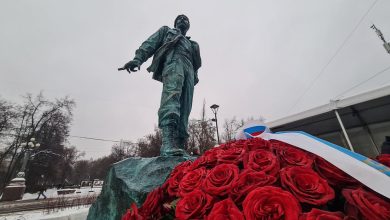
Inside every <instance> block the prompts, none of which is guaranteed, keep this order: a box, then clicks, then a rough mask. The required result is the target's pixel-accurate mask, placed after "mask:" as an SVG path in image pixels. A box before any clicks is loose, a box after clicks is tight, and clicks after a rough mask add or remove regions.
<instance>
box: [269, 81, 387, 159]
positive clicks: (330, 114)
mask: <svg viewBox="0 0 390 220" xmlns="http://www.w3.org/2000/svg"><path fill="white" fill-rule="evenodd" d="M267 124H268V126H269V127H270V128H271V130H272V131H273V132H278V131H305V132H307V133H309V134H312V135H314V136H317V137H319V138H322V139H324V140H327V141H329V142H332V143H334V144H337V145H340V146H343V147H345V148H348V149H353V150H354V151H355V152H357V153H360V154H362V155H365V156H368V157H375V156H377V155H378V154H380V151H381V145H382V143H383V142H384V141H385V137H386V136H390V86H386V87H382V88H379V89H376V90H372V91H369V92H365V93H361V94H358V95H355V96H352V97H349V98H345V99H341V100H333V101H330V103H329V104H326V105H322V106H319V107H316V108H313V109H310V110H307V111H304V112H301V113H298V114H295V115H291V116H288V117H285V118H282V119H279V120H276V121H273V122H270V123H267ZM343 127H344V128H343Z"/></svg>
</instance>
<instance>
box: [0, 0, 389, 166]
mask: <svg viewBox="0 0 390 220" xmlns="http://www.w3.org/2000/svg"><path fill="white" fill-rule="evenodd" d="M375 2H376V1H374V0H343V1H340V0H322V1H313V0H294V1H287V0H286V1H260V0H257V1H249V0H246V1H228V0H213V1H210V0H197V1H183V0H164V1H161V0H155V1H152V0H142V1H129V0H115V1H108V0H106V1H101V0H84V1H79V0H67V1H59V0H36V1H19V0H9V1H5V0H3V1H1V3H0V76H1V78H0V95H1V97H2V98H4V99H7V100H10V101H14V102H20V101H21V95H23V94H25V93H27V92H29V93H33V94H37V93H39V92H40V91H43V92H44V95H45V96H46V97H48V98H54V97H64V96H66V95H69V96H70V97H71V98H73V99H74V100H75V101H76V103H77V107H76V108H75V111H74V121H73V124H72V128H71V135H74V136H88V137H96V138H103V139H111V140H120V139H126V140H133V141H136V140H137V139H138V138H140V137H142V136H144V135H146V134H148V133H151V132H152V131H153V129H154V127H155V126H156V124H157V110H158V107H159V102H160V96H161V89H162V84H161V83H159V82H157V81H155V80H152V78H151V74H150V73H148V72H147V71H146V67H147V66H148V65H149V64H150V60H149V61H148V62H147V63H145V64H144V65H143V66H142V67H141V71H140V72H136V73H132V74H131V75H129V74H128V73H127V72H124V71H122V72H118V71H117V68H118V67H120V66H122V65H123V64H124V63H126V62H127V61H129V60H130V59H132V58H133V56H134V51H135V50H136V49H137V48H138V47H139V46H140V44H141V43H142V42H143V41H144V40H145V39H147V37H148V36H150V35H151V34H153V33H154V32H155V31H157V30H158V28H160V27H161V26H162V25H168V26H171V27H172V26H173V21H174V19H175V18H176V16H177V15H178V14H183V13H184V14H186V15H187V16H188V17H189V18H190V22H191V28H190V30H189V32H188V35H190V36H191V37H192V38H191V39H192V40H195V41H197V42H198V43H199V45H200V50H201V56H202V61H203V66H202V67H201V69H200V70H199V79H200V82H199V84H198V85H197V86H196V87H195V93H194V100H193V109H192V113H191V116H190V117H191V118H199V116H200V112H201V108H202V103H203V100H204V99H205V100H206V105H207V106H210V105H211V104H214V103H216V104H219V105H220V109H219V113H218V117H219V119H220V121H221V122H222V121H223V119H225V118H231V117H233V116H236V117H237V118H248V117H255V118H257V117H259V116H263V117H264V118H266V120H267V121H273V120H276V119H279V118H282V117H286V116H288V115H291V114H293V113H297V112H301V111H303V110H306V109H309V108H312V107H315V106H318V105H321V104H326V103H328V102H329V100H330V99H332V98H335V97H336V96H338V95H339V94H341V93H343V92H344V91H346V90H347V89H348V88H351V87H353V86H355V85H357V84H359V83H360V82H362V81H364V80H366V79H367V78H369V77H370V76H372V75H374V74H375V73H377V72H378V71H380V70H382V69H384V68H386V67H388V66H390V54H387V53H386V51H385V50H384V48H383V46H382V42H381V41H380V39H379V38H378V37H377V35H376V34H375V32H374V31H373V30H372V29H370V26H371V25H372V24H373V23H374V24H375V25H376V26H377V27H378V28H380V29H381V30H382V32H383V34H384V35H385V37H387V40H388V41H389V40H390V13H389V11H390V1H385V0H379V1H377V2H376V3H375ZM373 3H375V5H374V6H373V7H372V9H371V10H370V11H369V13H368V14H367V16H366V17H365V18H364V19H363V20H362V21H361V19H362V18H363V17H364V15H365V14H366V12H367V11H368V10H369V8H370V7H371V6H372V5H373ZM360 21H361V23H360V25H359V26H358V27H357V29H356V31H354V32H353V30H354V28H355V27H356V25H357V24H359V22H360ZM351 33H352V35H350V34H351ZM348 36H350V37H349V38H348ZM347 38H348V40H347V41H346V43H345V44H344V45H343V42H344V41H345V40H346V39H347ZM341 45H343V47H342V48H341V50H340V51H339V52H338V53H337V54H336V51H337V50H338V49H339V48H340V46H341ZM335 54H336V56H335V57H334V59H333V60H331V58H332V57H333V56H334V55H335ZM330 60H331V62H330V63H329V61H330ZM327 63H329V65H327ZM325 66H326V68H325V69H324V70H323V71H322V69H323V68H324V67H325ZM313 82H314V84H313ZM388 84H390V71H388V72H384V73H382V74H379V75H378V76H377V77H375V78H373V79H372V80H369V81H367V82H366V83H364V84H362V85H361V86H359V87H357V88H355V89H353V90H352V91H350V92H348V93H346V94H344V95H343V97H348V96H351V95H354V94H357V93H360V92H363V91H367V90H371V89H375V88H379V87H382V86H384V85H388ZM303 94H304V95H303ZM293 107H294V108H293ZM207 114H208V117H212V113H211V111H210V110H209V109H207ZM220 128H221V129H222V127H221V126H220ZM69 140H70V143H69V144H71V145H75V146H77V148H78V149H79V150H82V151H85V152H86V156H85V157H86V158H91V157H93V158H97V157H100V156H104V155H107V154H109V152H110V149H111V146H112V143H109V142H99V141H91V140H82V139H77V138H70V139H69Z"/></svg>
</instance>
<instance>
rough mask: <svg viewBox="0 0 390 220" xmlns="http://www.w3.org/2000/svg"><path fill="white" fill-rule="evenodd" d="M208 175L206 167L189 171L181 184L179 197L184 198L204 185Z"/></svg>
mask: <svg viewBox="0 0 390 220" xmlns="http://www.w3.org/2000/svg"><path fill="white" fill-rule="evenodd" d="M206 174H207V172H206V168H204V167H201V168H198V169H196V170H192V171H188V172H187V173H186V174H185V175H184V177H183V178H182V179H181V181H180V183H179V195H180V196H181V197H183V196H185V195H186V194H188V193H190V192H192V191H193V190H194V189H195V188H198V187H199V186H200V185H201V184H202V182H203V179H204V177H205V176H206Z"/></svg>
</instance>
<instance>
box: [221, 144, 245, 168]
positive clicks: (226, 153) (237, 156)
mask: <svg viewBox="0 0 390 220" xmlns="http://www.w3.org/2000/svg"><path fill="white" fill-rule="evenodd" d="M244 155H245V149H244V148H241V147H230V148H229V149H226V150H223V151H221V153H220V154H219V156H218V164H223V163H225V164H227V163H232V164H236V165H239V164H240V163H241V162H242V157H243V156H244Z"/></svg>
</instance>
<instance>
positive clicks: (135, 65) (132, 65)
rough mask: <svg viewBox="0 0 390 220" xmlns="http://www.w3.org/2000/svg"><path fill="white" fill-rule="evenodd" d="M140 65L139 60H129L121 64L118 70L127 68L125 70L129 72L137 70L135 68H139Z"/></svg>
mask: <svg viewBox="0 0 390 220" xmlns="http://www.w3.org/2000/svg"><path fill="white" fill-rule="evenodd" d="M140 66H141V62H139V61H138V60H131V61H129V62H128V63H126V64H125V65H124V66H123V68H120V69H118V70H127V72H129V73H131V72H137V70H136V69H135V68H138V70H140Z"/></svg>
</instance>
